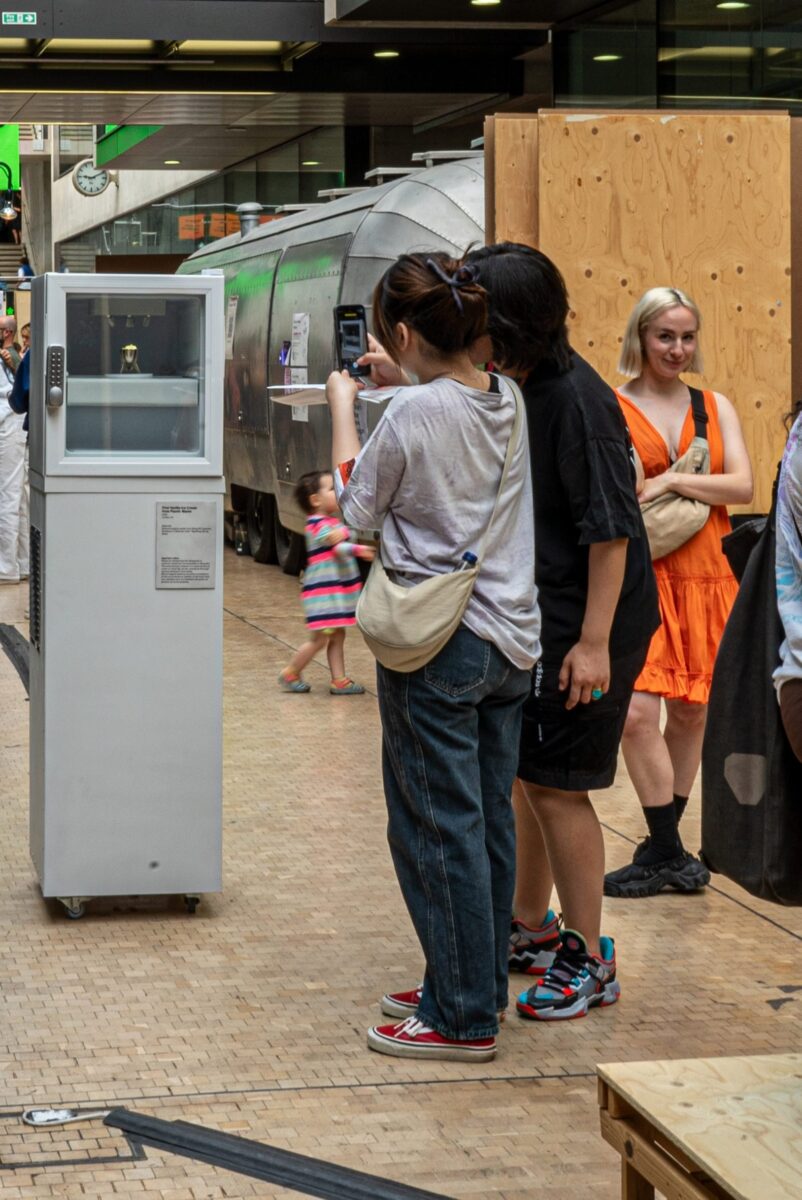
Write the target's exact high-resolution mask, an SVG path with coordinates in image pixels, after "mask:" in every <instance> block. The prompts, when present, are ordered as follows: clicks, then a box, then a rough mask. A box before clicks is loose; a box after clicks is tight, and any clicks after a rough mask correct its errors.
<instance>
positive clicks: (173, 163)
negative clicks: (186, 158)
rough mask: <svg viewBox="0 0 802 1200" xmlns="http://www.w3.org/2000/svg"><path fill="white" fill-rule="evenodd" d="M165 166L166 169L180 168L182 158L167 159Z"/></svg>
mask: <svg viewBox="0 0 802 1200" xmlns="http://www.w3.org/2000/svg"><path fill="white" fill-rule="evenodd" d="M164 165H165V167H180V166H181V159H180V158H165V160H164Z"/></svg>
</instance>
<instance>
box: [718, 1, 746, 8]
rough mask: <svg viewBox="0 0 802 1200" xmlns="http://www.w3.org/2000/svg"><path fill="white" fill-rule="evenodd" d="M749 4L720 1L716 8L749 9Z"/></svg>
mask: <svg viewBox="0 0 802 1200" xmlns="http://www.w3.org/2000/svg"><path fill="white" fill-rule="evenodd" d="M751 7H752V6H751V4H747V3H746V0H721V3H720V4H717V5H716V8H751Z"/></svg>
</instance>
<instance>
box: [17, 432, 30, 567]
mask: <svg viewBox="0 0 802 1200" xmlns="http://www.w3.org/2000/svg"><path fill="white" fill-rule="evenodd" d="M17 562H18V563H19V573H20V576H21V578H23V579H24V578H25V577H26V576H28V575H30V573H31V504H30V487H29V484H28V439H27V437H26V438H25V457H24V459H23V460H22V495H21V496H20V502H19V536H18V539H17Z"/></svg>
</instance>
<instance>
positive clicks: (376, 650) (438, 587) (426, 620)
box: [356, 379, 523, 673]
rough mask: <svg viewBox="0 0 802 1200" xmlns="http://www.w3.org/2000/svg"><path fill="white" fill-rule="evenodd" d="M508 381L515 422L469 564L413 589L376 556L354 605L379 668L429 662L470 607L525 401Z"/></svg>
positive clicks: (407, 668) (412, 668) (410, 667)
mask: <svg viewBox="0 0 802 1200" xmlns="http://www.w3.org/2000/svg"><path fill="white" fill-rule="evenodd" d="M507 383H508V384H509V385H510V387H511V388H512V392H513V396H514V398H515V419H514V420H513V424H512V432H511V433H510V439H509V442H508V443H507V454H506V457H505V459H504V469H503V471H502V472H501V482H500V484H499V486H498V492H497V494H496V502H495V504H494V505H493V512H492V513H491V515H490V520H489V522H488V525H487V528H486V530H485V532H484V535H483V537H482V540H481V542H480V543H479V546H478V549H477V552H476V558H475V560H474V561H473V562H470V561H468V562H466V561H465V560H464V559H463V561H462V562H461V563H460V565H459V566H458V567H457V568H456V570H454V571H450V572H449V573H448V574H447V575H433V576H432V578H431V579H424V580H423V582H422V583H416V584H414V585H413V586H412V587H402V586H401V585H400V584H398V583H393V582H392V580H391V579H390V577H389V575H388V574H387V572H386V571H385V569H384V565H383V564H382V561H381V554H380V553H379V554H377V556H376V558H375V559H374V560H373V565H372V567H371V568H370V575H369V576H368V579H367V582H366V584H365V587H364V589H363V590H362V594H361V595H360V597H359V602H358V604H357V606H356V622H357V625H358V626H359V628H360V630H361V632H362V636H363V637H364V639H365V641H366V642H367V644H368V646H369V647H370V649H371V651H372V652H373V654H374V656H375V657H376V658H377V659H378V661H379V662H380V663H381V664H382V666H383V667H388V668H389V669H390V670H392V671H401V672H404V673H408V672H410V671H417V670H418V669H419V668H420V667H424V666H426V663H428V662H431V660H432V659H433V658H434V657H435V655H436V654H439V652H440V651H441V650H442V649H443V647H444V646H445V644H446V642H447V641H448V639H449V638H450V637H451V636H452V634H454V633H455V632H456V630H457V628H458V626H459V624H460V621H461V620H462V616H463V613H464V612H465V609H466V608H467V606H468V601H469V600H470V598H471V593H472V592H473V588H474V584H475V583H476V580H477V577H478V575H479V572H480V570H481V568H482V559H483V558H484V553H485V549H486V547H487V540H488V536H489V534H490V531H491V529H492V527H493V522H494V520H495V518H496V512H497V511H498V505H499V500H500V499H501V493H502V492H503V491H504V485H505V483H506V482H507V476H508V475H509V471H510V464H511V463H512V458H513V455H514V453H515V447H516V446H517V445H518V436H519V433H520V430H521V423H522V420H523V397H522V396H521V392H520V389H519V388H518V386H517V384H515V383H513V381H512V380H511V379H508V380H507Z"/></svg>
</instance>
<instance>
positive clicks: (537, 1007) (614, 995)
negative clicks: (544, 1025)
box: [515, 929, 621, 1021]
mask: <svg viewBox="0 0 802 1200" xmlns="http://www.w3.org/2000/svg"><path fill="white" fill-rule="evenodd" d="M600 949H601V956H600V957H598V958H597V957H596V955H595V954H588V947H587V943H586V942H585V939H584V938H583V937H582V935H581V934H579V933H575V932H574V931H573V930H572V929H565V930H563V935H562V946H561V947H560V950H559V952H558V953H557V955H556V957H555V959H554V962H553V964H552V966H551V967H550V968H549V970H548V971H547V972H546V974H545V975H544V976H543V978H542V979H541V980H539V981H538V982H537V983H536V984H535V985H534V987H531V988H530V989H529V991H528V992H522V993H521V995H520V996H519V997H518V1000H517V1002H516V1005H515V1007H516V1008H517V1009H518V1012H519V1013H520V1014H521V1016H522V1017H527V1018H528V1019H529V1020H532V1021H569V1020H571V1018H572V1017H586V1016H587V1015H588V1010H589V1009H591V1008H595V1007H596V1005H600V1006H601V1007H602V1008H605V1007H606V1006H607V1005H608V1004H615V1002H616V1000H617V999H618V997H619V996H620V995H621V986H620V984H619V983H618V981H617V980H616V977H615V945H614V943H613V939H612V938H607V937H603V938H601V941H600Z"/></svg>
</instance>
